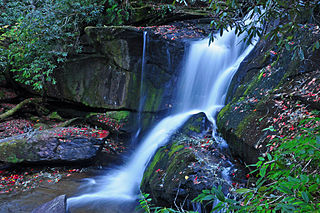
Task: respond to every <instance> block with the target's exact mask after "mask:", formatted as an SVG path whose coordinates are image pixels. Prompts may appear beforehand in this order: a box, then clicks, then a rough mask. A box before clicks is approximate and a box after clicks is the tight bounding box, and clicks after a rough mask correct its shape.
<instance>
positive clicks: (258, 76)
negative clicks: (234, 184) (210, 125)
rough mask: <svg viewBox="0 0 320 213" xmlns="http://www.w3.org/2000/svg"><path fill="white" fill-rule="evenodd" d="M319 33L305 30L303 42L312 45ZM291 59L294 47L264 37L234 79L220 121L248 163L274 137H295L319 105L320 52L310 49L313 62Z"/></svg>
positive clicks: (237, 153)
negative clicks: (279, 46) (280, 47)
mask: <svg viewBox="0 0 320 213" xmlns="http://www.w3.org/2000/svg"><path fill="white" fill-rule="evenodd" d="M318 37H319V36H317V34H312V33H311V37H310V33H309V32H305V31H304V30H301V32H300V39H301V40H300V41H301V45H305V46H310V45H311V44H312V43H313V42H314V41H315V40H317V39H318ZM306 38H308V39H306ZM292 57H293V52H292V51H291V50H279V51H278V50H277V46H276V45H275V44H273V43H272V42H269V41H260V42H259V43H258V44H257V46H256V47H255V50H254V51H253V52H252V53H251V54H250V56H249V57H247V58H246V60H245V61H244V62H243V63H242V64H241V66H240V68H239V70H238V72H237V73H236V75H235V76H234V77H233V79H232V82H231V85H230V88H229V91H228V95H227V105H226V106H225V107H224V108H223V109H222V110H221V111H220V113H219V114H218V118H217V125H218V129H219V131H220V132H221V133H222V135H223V137H224V138H225V139H226V140H227V142H228V143H229V146H230V149H231V151H232V153H233V154H234V155H235V156H238V157H240V158H241V159H242V160H243V161H245V162H246V163H249V164H250V163H254V162H256V160H257V158H258V156H259V155H263V154H264V153H265V152H267V151H271V150H272V149H273V148H274V147H275V146H277V144H275V143H274V144H273V145H272V146H270V147H267V146H266V145H267V144H268V143H270V141H271V140H272V139H274V138H280V137H281V138H282V137H285V136H290V135H291V136H292V134H293V131H294V129H295V127H297V126H298V122H299V120H301V119H302V118H304V117H306V116H307V114H306V113H308V112H307V111H309V112H311V111H312V110H313V109H318V108H319V99H317V98H318V95H319V93H318V92H317V89H316V84H317V82H318V79H319V73H318V71H317V68H316V67H317V66H318V65H319V64H320V63H319V60H318V59H317V58H319V51H316V52H313V53H312V51H310V52H305V56H304V57H305V58H308V60H300V59H299V58H295V59H294V60H292ZM317 64H318V65H317ZM310 82H311V83H310ZM309 83H310V84H309ZM308 84H309V85H308ZM306 91H308V92H307V93H306ZM307 94H309V96H307V97H306V95H307ZM310 94H312V95H313V96H310ZM311 102H312V103H311Z"/></svg>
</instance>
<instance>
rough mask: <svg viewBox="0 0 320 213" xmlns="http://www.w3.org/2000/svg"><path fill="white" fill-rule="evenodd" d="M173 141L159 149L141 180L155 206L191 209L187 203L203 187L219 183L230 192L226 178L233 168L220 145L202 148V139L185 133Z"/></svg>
mask: <svg viewBox="0 0 320 213" xmlns="http://www.w3.org/2000/svg"><path fill="white" fill-rule="evenodd" d="M171 142H172V143H171V144H169V145H166V146H164V147H161V148H160V149H159V150H158V151H157V152H156V154H155V156H154V157H153V159H152V160H151V162H150V163H149V165H148V167H147V169H146V171H145V173H144V176H143V180H142V182H141V187H140V188H141V191H142V192H144V193H148V194H150V196H151V198H152V202H153V203H154V204H155V205H156V206H165V207H175V205H177V206H182V208H183V209H185V210H192V207H191V206H189V207H188V204H190V203H191V200H193V199H194V198H195V197H197V196H198V195H199V194H200V193H201V192H202V190H204V189H211V188H212V187H218V186H219V185H220V186H222V190H223V192H224V193H225V194H227V193H228V190H229V188H230V186H231V183H229V182H228V181H227V180H224V178H226V176H228V175H229V174H228V173H232V168H231V165H230V164H229V163H228V159H227V157H226V156H225V155H223V154H222V153H220V152H219V151H218V150H217V149H215V148H214V147H215V146H217V144H214V145H213V144H211V146H210V147H209V146H208V147H207V149H203V148H202V147H201V145H200V143H199V142H200V139H194V137H193V138H190V137H187V136H185V135H180V136H176V137H175V138H174V139H173V140H171ZM208 208H209V210H210V208H211V206H208Z"/></svg>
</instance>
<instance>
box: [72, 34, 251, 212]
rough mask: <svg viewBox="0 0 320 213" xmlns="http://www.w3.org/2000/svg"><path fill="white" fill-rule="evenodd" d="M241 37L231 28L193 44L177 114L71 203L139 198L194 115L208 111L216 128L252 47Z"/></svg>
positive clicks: (181, 85)
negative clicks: (152, 169)
mask: <svg viewBox="0 0 320 213" xmlns="http://www.w3.org/2000/svg"><path fill="white" fill-rule="evenodd" d="M241 39H242V38H238V37H236V36H235V35H234V32H233V31H229V32H225V33H224V34H223V37H220V38H217V39H216V40H215V41H214V42H213V44H211V45H210V46H208V43H209V41H208V40H207V39H206V40H202V41H197V42H194V43H192V44H191V49H190V51H189V55H188V56H187V58H186V62H187V63H186V65H185V70H184V71H183V73H182V76H181V81H180V83H179V86H178V97H179V100H178V101H179V104H178V107H177V108H176V113H175V114H173V115H170V116H168V117H166V118H164V119H163V120H161V121H160V122H159V123H158V124H157V125H156V126H155V127H154V128H153V129H152V130H151V131H150V132H149V133H148V134H147V136H146V137H145V138H144V139H143V140H142V142H141V143H140V144H141V145H140V147H138V149H137V150H135V152H134V154H133V155H132V156H131V157H130V158H129V160H128V163H127V164H126V165H124V166H122V167H120V168H118V169H114V170H112V171H110V172H108V173H107V174H106V175H105V176H103V177H102V178H100V180H98V181H97V184H96V185H97V187H98V189H95V191H94V192H91V193H88V194H84V195H81V196H78V197H73V198H70V199H68V205H70V206H74V205H75V206H77V205H81V204H83V203H85V202H92V201H96V200H99V199H116V200H119V199H120V200H135V199H137V195H138V191H139V184H140V182H141V179H142V176H143V172H144V170H145V168H146V166H147V164H148V162H149V160H150V159H151V158H152V156H153V155H154V153H155V152H156V150H157V148H158V147H160V146H162V145H164V144H165V143H166V142H167V141H168V140H169V138H170V136H172V135H173V134H174V133H175V131H176V130H177V129H178V128H179V127H181V126H182V125H183V124H184V123H185V122H186V121H187V120H188V118H189V117H190V116H191V115H193V114H196V113H198V112H205V113H206V115H207V117H208V118H209V119H210V121H211V122H212V123H213V124H214V127H215V119H214V118H215V116H216V113H217V112H218V111H219V110H220V109H221V108H222V107H223V104H224V101H225V95H226V91H227V88H228V86H229V83H230V81H231V79H232V76H233V75H234V73H235V72H236V70H237V69H238V67H239V65H240V63H241V61H242V60H243V59H244V58H245V57H246V56H247V55H248V54H249V52H250V51H251V50H252V48H253V45H250V46H248V47H247V46H245V45H244V44H243V43H242V42H240V41H241Z"/></svg>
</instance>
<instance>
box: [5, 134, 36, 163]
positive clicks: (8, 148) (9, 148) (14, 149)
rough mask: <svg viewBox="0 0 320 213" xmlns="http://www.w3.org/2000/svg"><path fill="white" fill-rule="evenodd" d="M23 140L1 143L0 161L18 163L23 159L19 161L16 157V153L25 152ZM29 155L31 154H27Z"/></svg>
mask: <svg viewBox="0 0 320 213" xmlns="http://www.w3.org/2000/svg"><path fill="white" fill-rule="evenodd" d="M25 143H26V141H25V140H23V139H22V140H21V141H20V140H13V141H8V142H3V143H1V144H0V152H1V156H0V161H4V162H8V163H20V162H22V161H23V160H24V159H21V158H19V157H18V156H17V153H18V154H19V153H24V151H25V150H27V149H25V145H26V144H25ZM27 154H31V153H27Z"/></svg>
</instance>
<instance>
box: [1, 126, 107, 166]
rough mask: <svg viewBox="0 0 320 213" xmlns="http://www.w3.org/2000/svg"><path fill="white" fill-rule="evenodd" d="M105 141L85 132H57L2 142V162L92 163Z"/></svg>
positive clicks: (72, 129) (22, 136)
mask: <svg viewBox="0 0 320 213" xmlns="http://www.w3.org/2000/svg"><path fill="white" fill-rule="evenodd" d="M101 144H102V141H101V140H98V139H96V138H94V137H90V136H89V135H88V134H87V133H86V131H84V130H79V131H75V130H74V128H54V129H49V130H43V131H34V132H31V133H25V134H21V135H17V136H12V137H9V138H5V139H2V140H0V153H1V154H0V162H3V163H6V164H11V163H13V164H14V163H22V162H24V163H61V162H64V163H65V162H71V163H72V162H78V161H88V160H92V159H93V158H94V157H95V156H96V155H97V153H98V152H99V151H100V147H101Z"/></svg>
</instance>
